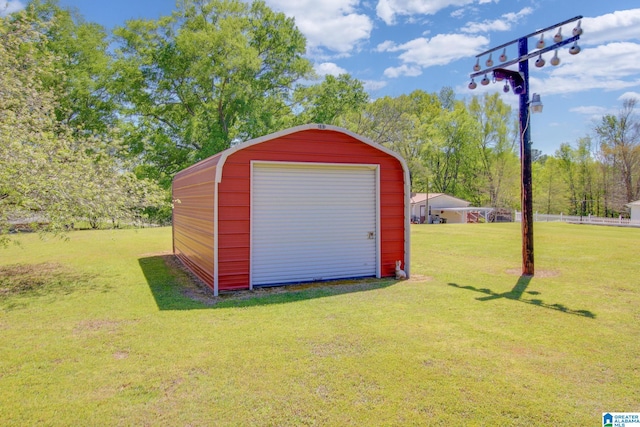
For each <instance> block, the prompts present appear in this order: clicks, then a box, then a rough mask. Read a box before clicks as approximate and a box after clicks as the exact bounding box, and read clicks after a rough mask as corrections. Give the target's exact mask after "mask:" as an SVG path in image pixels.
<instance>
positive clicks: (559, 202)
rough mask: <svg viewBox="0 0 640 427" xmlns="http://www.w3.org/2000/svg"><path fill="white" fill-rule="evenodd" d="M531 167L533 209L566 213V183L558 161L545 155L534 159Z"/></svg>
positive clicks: (567, 210) (567, 206)
mask: <svg viewBox="0 0 640 427" xmlns="http://www.w3.org/2000/svg"><path fill="white" fill-rule="evenodd" d="M532 168H533V173H532V177H533V209H534V211H536V212H541V213H546V214H559V213H562V212H564V213H568V212H569V204H568V201H567V200H568V199H567V184H566V181H565V180H564V179H563V174H562V170H561V166H560V161H559V160H558V159H557V158H556V157H554V156H546V157H545V158H544V159H543V160H540V161H535V162H533V165H532Z"/></svg>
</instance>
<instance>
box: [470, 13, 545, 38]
mask: <svg viewBox="0 0 640 427" xmlns="http://www.w3.org/2000/svg"><path fill="white" fill-rule="evenodd" d="M531 13H533V9H532V8H530V7H525V8H524V9H522V10H520V12H517V13H513V12H512V13H505V14H504V15H502V16H501V17H500V19H494V20H484V21H482V22H468V23H467V25H466V27H464V28H463V29H462V31H463V32H465V33H471V34H475V33H487V32H490V31H509V30H510V29H511V27H512V25H513V24H516V23H517V22H518V21H519V20H520V19H522V18H523V17H525V16H527V15H531Z"/></svg>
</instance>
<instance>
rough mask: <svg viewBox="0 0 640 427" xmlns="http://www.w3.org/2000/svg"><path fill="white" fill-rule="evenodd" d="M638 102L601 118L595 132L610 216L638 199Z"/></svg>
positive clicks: (634, 100) (639, 121) (639, 124)
mask: <svg viewBox="0 0 640 427" xmlns="http://www.w3.org/2000/svg"><path fill="white" fill-rule="evenodd" d="M637 103H638V100H637V99H634V98H632V99H627V100H625V101H624V102H623V106H622V109H621V110H620V112H619V113H618V114H617V115H611V114H609V115H606V116H604V117H602V120H601V121H600V123H599V124H598V125H597V126H596V128H595V132H596V135H597V137H598V139H599V143H600V153H599V156H600V160H601V162H602V163H603V170H602V171H603V177H604V180H605V186H606V194H605V205H606V209H607V211H611V213H615V212H621V211H622V210H624V205H625V204H626V203H629V202H632V201H635V200H638V199H640V120H639V119H638V116H637V114H636V112H635V108H636V105H637Z"/></svg>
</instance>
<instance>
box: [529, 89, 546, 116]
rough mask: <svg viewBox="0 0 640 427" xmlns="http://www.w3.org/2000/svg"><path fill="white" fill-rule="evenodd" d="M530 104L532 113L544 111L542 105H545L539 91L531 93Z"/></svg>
mask: <svg viewBox="0 0 640 427" xmlns="http://www.w3.org/2000/svg"><path fill="white" fill-rule="evenodd" d="M529 106H530V107H531V112H532V113H542V107H544V106H543V105H542V101H540V95H538V94H537V93H534V94H533V95H531V103H530V104H529Z"/></svg>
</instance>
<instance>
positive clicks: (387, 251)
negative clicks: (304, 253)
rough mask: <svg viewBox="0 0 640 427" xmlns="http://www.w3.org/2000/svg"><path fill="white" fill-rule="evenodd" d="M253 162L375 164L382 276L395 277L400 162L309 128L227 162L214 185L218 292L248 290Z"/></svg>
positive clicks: (401, 237) (400, 238) (399, 254)
mask: <svg viewBox="0 0 640 427" xmlns="http://www.w3.org/2000/svg"><path fill="white" fill-rule="evenodd" d="M254 160H255V161H273V162H278V161H282V162H321V163H346V164H353V163H366V164H376V165H379V180H380V236H379V239H380V242H379V244H380V269H381V275H382V277H390V276H394V275H395V261H396V260H401V261H402V265H403V266H404V265H405V264H406V259H405V249H406V248H405V212H404V209H405V204H406V199H405V197H406V195H405V188H404V185H405V182H404V170H403V167H402V163H401V162H400V161H399V160H398V159H396V158H394V157H392V156H390V155H389V154H387V153H385V152H383V151H380V150H378V149H376V148H375V147H372V146H370V145H367V144H365V143H363V142H362V141H359V140H357V139H355V138H353V137H352V136H350V135H347V134H345V133H342V132H336V131H332V130H319V129H317V130H316V129H310V130H304V131H301V132H296V133H292V134H288V135H285V136H283V137H279V138H275V139H272V140H268V141H265V142H263V143H260V144H257V145H252V146H249V147H247V148H244V149H242V150H239V151H236V152H235V153H232V154H231V155H229V157H228V158H227V159H226V162H225V163H224V166H223V169H222V178H221V181H220V184H219V185H218V197H219V204H220V208H219V209H220V212H219V218H218V228H219V235H218V262H219V276H218V283H219V289H220V290H235V289H248V288H249V258H250V235H251V219H250V211H251V209H250V205H251V183H250V176H251V161H254ZM407 184H408V183H407ZM231 223H233V225H232V226H230V224H231Z"/></svg>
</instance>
